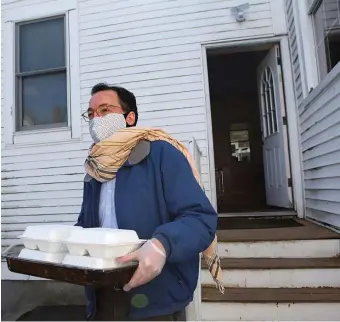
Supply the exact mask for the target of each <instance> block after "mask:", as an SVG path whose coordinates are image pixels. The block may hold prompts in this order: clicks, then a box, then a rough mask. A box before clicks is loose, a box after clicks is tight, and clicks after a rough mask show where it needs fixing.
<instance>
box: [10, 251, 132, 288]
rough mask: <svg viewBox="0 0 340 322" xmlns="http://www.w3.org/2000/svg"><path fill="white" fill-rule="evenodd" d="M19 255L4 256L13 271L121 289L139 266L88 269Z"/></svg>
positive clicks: (85, 284)
mask: <svg viewBox="0 0 340 322" xmlns="http://www.w3.org/2000/svg"><path fill="white" fill-rule="evenodd" d="M18 255H19V252H13V253H11V254H8V255H5V256H4V257H5V258H6V260H7V266H8V269H9V270H10V271H11V272H14V273H19V274H25V275H30V276H36V277H41V278H46V279H51V280H56V281H61V282H67V283H71V284H77V285H84V286H95V287H103V286H109V287H114V288H115V289H121V288H122V287H123V286H124V285H125V284H126V283H128V282H129V280H130V279H131V277H132V275H133V273H134V272H135V271H136V268H137V266H138V264H137V263H133V264H131V266H128V267H122V268H115V269H109V270H100V269H88V268H79V267H73V266H67V265H61V264H52V263H47V262H39V261H33V260H27V259H23V258H19V257H18Z"/></svg>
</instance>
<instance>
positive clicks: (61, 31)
mask: <svg viewBox="0 0 340 322" xmlns="http://www.w3.org/2000/svg"><path fill="white" fill-rule="evenodd" d="M65 29H66V28H65V16H58V17H53V18H48V19H41V20H35V21H29V22H25V23H18V24H17V25H16V62H15V65H16V89H15V96H16V111H17V113H16V130H17V131H22V130H28V129H30V130H31V129H40V128H51V127H66V126H67V125H68V110H67V67H66V66H67V59H66V37H65Z"/></svg>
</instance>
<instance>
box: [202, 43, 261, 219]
mask: <svg viewBox="0 0 340 322" xmlns="http://www.w3.org/2000/svg"><path fill="white" fill-rule="evenodd" d="M267 53H268V49H266V50H259V51H251V52H237V53H223V50H222V52H221V50H219V51H215V52H214V51H212V52H210V53H209V52H208V72H209V88H210V101H211V102H210V103H211V115H212V127H213V140H214V157H215V169H216V191H217V204H218V211H219V213H227V212H244V211H264V210H267V209H268V207H267V205H266V192H265V181H264V168H263V157H262V153H263V152H262V134H261V123H260V115H259V99H258V89H257V67H258V65H259V64H260V62H261V61H262V59H263V58H264V57H265V56H266V54H267Z"/></svg>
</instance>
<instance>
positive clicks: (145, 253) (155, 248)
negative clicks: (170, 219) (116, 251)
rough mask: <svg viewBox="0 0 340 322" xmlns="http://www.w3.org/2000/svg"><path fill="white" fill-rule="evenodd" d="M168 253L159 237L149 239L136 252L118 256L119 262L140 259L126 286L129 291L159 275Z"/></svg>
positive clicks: (125, 288)
mask: <svg viewBox="0 0 340 322" xmlns="http://www.w3.org/2000/svg"><path fill="white" fill-rule="evenodd" d="M165 260H166V254H165V249H164V247H163V245H162V243H161V242H160V241H159V240H157V239H151V240H148V241H147V242H146V243H145V244H144V245H143V246H142V247H141V248H139V249H138V250H136V251H135V252H133V253H131V254H129V255H126V256H123V257H121V258H118V259H117V261H118V262H119V263H127V262H131V261H138V262H139V265H138V268H137V270H136V272H135V273H134V275H133V276H132V278H131V280H130V282H129V283H128V284H126V285H125V286H124V291H126V292H128V291H130V290H131V289H132V288H135V287H137V286H140V285H143V284H146V283H148V282H150V281H151V280H152V279H154V278H155V277H156V276H157V275H159V274H160V273H161V271H162V269H163V267H164V265H165Z"/></svg>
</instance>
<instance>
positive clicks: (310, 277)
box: [201, 257, 340, 288]
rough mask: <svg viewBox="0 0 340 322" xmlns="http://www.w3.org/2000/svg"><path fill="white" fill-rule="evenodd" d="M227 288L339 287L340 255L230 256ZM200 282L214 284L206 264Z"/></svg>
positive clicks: (224, 265)
mask: <svg viewBox="0 0 340 322" xmlns="http://www.w3.org/2000/svg"><path fill="white" fill-rule="evenodd" d="M221 266H222V268H223V282H224V285H225V286H226V287H237V288H239V287H244V288H257V287H259V288H261V287H268V288H279V287H288V288H301V287H340V258H339V257H336V258H327V259H323V258H313V259H306V258H299V259H294V258H279V259H277V258H269V259H268V258H241V259H240V258H230V259H222V260H221ZM202 268H203V269H202V271H201V283H202V284H211V285H213V284H214V281H213V279H212V277H211V274H210V273H209V271H208V270H207V266H206V264H205V263H203V264H202Z"/></svg>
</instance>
